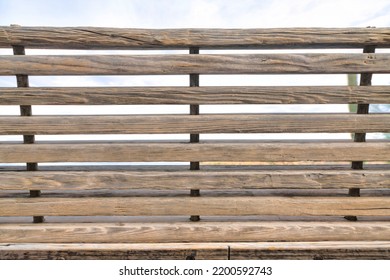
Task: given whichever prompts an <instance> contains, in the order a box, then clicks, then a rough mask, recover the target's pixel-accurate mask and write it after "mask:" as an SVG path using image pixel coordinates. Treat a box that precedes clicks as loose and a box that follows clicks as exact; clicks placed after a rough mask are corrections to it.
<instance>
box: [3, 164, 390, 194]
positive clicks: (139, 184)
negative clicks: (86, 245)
mask: <svg viewBox="0 0 390 280" xmlns="http://www.w3.org/2000/svg"><path fill="white" fill-rule="evenodd" d="M0 177H1V182H0V190H29V189H40V190H98V189H111V190H128V189H143V188H145V189H159V190H190V189H194V188H195V187H199V186H200V187H201V188H202V189H203V190H207V189H274V188H275V189H276V188H281V189H341V188H344V189H345V188H347V189H348V188H354V187H360V188H362V189H381V188H387V187H389V186H390V169H388V170H361V171H359V170H356V171H353V170H351V171H345V170H344V171H341V170H337V171H336V170H299V171H298V170H279V171H277V170H274V171H264V170H263V171H262V170H256V171H255V170H250V171H245V170H244V171H240V170H238V171H237V170H230V171H227V170H226V171H203V170H201V171H199V172H191V171H170V172H164V171H37V172H34V173H30V172H0Z"/></svg>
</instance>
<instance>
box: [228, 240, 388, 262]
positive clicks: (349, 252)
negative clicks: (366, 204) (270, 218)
mask: <svg viewBox="0 0 390 280" xmlns="http://www.w3.org/2000/svg"><path fill="white" fill-rule="evenodd" d="M229 249H230V250H229V253H230V254H229V256H230V258H229V259H231V260H248V259H249V260H273V259H275V260H281V259H290V260H307V259H309V260H313V259H314V260H327V259H331V260H347V259H352V260H357V259H361V260H368V259H370V260H382V259H386V260H389V259H390V243H389V242H380V241H379V242H375V241H371V242H361V241H349V242H348V241H328V242H295V243H294V242H293V243H291V242H272V243H266V242H256V243H245V242H242V243H232V244H230V246H229Z"/></svg>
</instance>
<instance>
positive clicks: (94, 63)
mask: <svg viewBox="0 0 390 280" xmlns="http://www.w3.org/2000/svg"><path fill="white" fill-rule="evenodd" d="M367 72H369V73H390V54H388V53H378V54H336V53H332V54H329V53H328V54H326V53H325V54H318V53H310V54H231V55H230V54H199V55H187V54H175V55H85V56H82V55H67V56H59V55H45V56H42V55H34V56H0V75H181V74H183V75H184V74H185V75H187V74H191V73H198V74H344V73H367Z"/></svg>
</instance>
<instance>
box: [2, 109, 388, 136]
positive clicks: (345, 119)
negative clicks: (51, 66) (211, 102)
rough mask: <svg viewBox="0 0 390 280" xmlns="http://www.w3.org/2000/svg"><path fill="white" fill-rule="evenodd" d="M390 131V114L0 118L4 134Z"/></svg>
mask: <svg viewBox="0 0 390 280" xmlns="http://www.w3.org/2000/svg"><path fill="white" fill-rule="evenodd" d="M299 132H312V133H316V132H334V133H336V132H337V133H340V132H390V114H370V115H355V114H248V115H244V114H210V115H205V114H202V115H146V116H145V115H117V116H115V115H111V116H108V115H105V116H33V117H16V116H8V117H5V116H4V117H0V134H1V135H15V134H115V133H120V134H124V133H141V134H145V133H159V134H164V133H193V134H194V133H195V134H197V133H299Z"/></svg>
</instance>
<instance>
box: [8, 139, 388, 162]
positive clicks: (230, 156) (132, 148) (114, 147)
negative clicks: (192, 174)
mask: <svg viewBox="0 0 390 280" xmlns="http://www.w3.org/2000/svg"><path fill="white" fill-rule="evenodd" d="M389 159H390V142H375V143H351V142H335V143H332V142H327V143H319V142H313V143H310V142H303V143H272V142H268V143H267V142H260V143H256V142H250V143H245V142H240V143H229V142H207V143H202V142H201V143H199V144H198V143H129V144H125V143H122V144H115V143H107V144H68V145H67V144H35V145H22V144H1V145H0V162H3V163H16V162H130V161H132V162H140V161H145V162H156V161H167V162H169V161H175V162H176V161H210V162H212V161H234V162H237V161H248V162H250V161H255V162H259V161H269V162H275V161H276V162H284V161H286V162H294V161H307V160H313V161H318V160H320V161H358V160H364V161H388V160H389Z"/></svg>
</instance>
